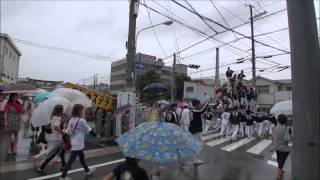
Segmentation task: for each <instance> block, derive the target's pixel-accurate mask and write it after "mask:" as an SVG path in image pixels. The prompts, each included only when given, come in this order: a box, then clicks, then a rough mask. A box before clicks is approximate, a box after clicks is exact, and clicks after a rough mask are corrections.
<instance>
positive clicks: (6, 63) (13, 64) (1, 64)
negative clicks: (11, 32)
mask: <svg viewBox="0 0 320 180" xmlns="http://www.w3.org/2000/svg"><path fill="white" fill-rule="evenodd" d="M20 56H21V52H20V51H19V49H18V47H17V46H16V45H15V44H14V42H13V41H12V40H11V38H10V37H9V36H8V35H7V34H3V33H0V83H1V84H4V85H5V84H11V83H17V82H18V73H19V63H20Z"/></svg>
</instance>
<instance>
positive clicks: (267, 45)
mask: <svg viewBox="0 0 320 180" xmlns="http://www.w3.org/2000/svg"><path fill="white" fill-rule="evenodd" d="M172 1H173V2H174V3H175V4H177V5H178V6H180V7H182V8H184V9H186V10H187V11H189V12H191V13H194V14H196V15H198V16H199V15H200V14H199V13H198V12H194V11H193V10H191V9H189V8H187V7H186V6H184V5H182V4H181V3H179V2H177V1H176V0H172ZM200 16H201V17H202V19H205V20H207V21H209V22H212V23H214V24H216V25H218V26H220V27H222V28H224V29H226V30H229V31H232V32H235V33H237V34H238V35H240V36H243V37H245V38H247V39H250V40H252V39H251V37H249V36H246V35H244V34H243V33H240V32H238V31H235V30H234V29H231V28H228V27H225V26H224V25H222V24H220V23H218V22H216V21H214V20H212V19H210V18H208V17H204V16H203V15H200ZM254 42H256V43H259V44H262V45H264V46H266V47H269V48H272V49H276V50H279V51H282V52H288V51H286V50H283V49H280V48H277V47H274V46H271V45H269V44H266V43H263V42H260V41H257V40H254Z"/></svg>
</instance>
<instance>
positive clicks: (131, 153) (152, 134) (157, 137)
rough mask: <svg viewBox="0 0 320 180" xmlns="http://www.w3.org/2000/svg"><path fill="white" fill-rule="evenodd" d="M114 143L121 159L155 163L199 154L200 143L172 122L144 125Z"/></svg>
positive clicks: (184, 158)
mask: <svg viewBox="0 0 320 180" xmlns="http://www.w3.org/2000/svg"><path fill="white" fill-rule="evenodd" d="M116 142H117V143H118V144H119V146H120V148H121V150H122V152H123V155H124V156H125V157H132V158H138V159H143V160H148V161H153V162H156V163H160V164H162V163H169V162H174V161H177V160H178V159H183V160H188V159H193V158H194V157H195V156H196V155H199V153H200V151H201V148H202V144H201V142H200V141H199V140H197V139H195V138H194V137H193V136H192V135H191V134H190V133H189V132H186V131H184V130H182V129H181V128H180V127H178V126H176V125H175V124H172V123H166V122H162V121H160V122H145V123H142V124H140V125H139V126H137V127H136V128H135V129H132V130H130V131H128V132H127V133H125V134H123V135H121V136H120V137H119V138H118V139H116Z"/></svg>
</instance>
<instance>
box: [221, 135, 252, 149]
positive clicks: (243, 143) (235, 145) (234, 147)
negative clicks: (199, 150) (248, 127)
mask: <svg viewBox="0 0 320 180" xmlns="http://www.w3.org/2000/svg"><path fill="white" fill-rule="evenodd" d="M254 139H255V137H252V138H245V139H241V140H240V141H238V142H235V143H232V144H229V145H227V146H225V147H223V148H221V149H222V150H225V151H228V152H231V151H233V150H235V149H238V148H239V147H241V146H243V145H245V144H247V143H249V142H251V141H253V140H254Z"/></svg>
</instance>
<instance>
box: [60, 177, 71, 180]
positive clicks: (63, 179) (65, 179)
mask: <svg viewBox="0 0 320 180" xmlns="http://www.w3.org/2000/svg"><path fill="white" fill-rule="evenodd" d="M59 180H72V179H71V178H69V177H64V178H63V177H60V178H59Z"/></svg>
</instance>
